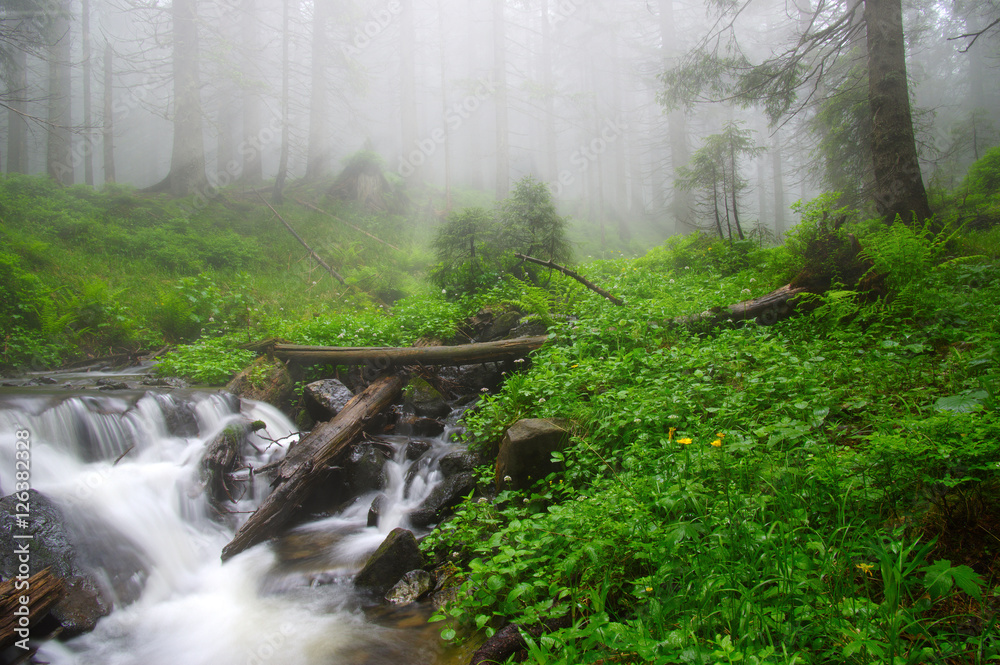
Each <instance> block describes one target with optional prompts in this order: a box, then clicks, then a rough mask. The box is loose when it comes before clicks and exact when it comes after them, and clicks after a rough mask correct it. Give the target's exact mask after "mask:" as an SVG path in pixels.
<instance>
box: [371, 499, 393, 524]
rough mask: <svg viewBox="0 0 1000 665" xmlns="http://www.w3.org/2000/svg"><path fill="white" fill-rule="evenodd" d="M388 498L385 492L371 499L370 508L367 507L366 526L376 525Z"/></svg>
mask: <svg viewBox="0 0 1000 665" xmlns="http://www.w3.org/2000/svg"><path fill="white" fill-rule="evenodd" d="M388 500H389V497H387V496H386V495H385V494H379V495H378V496H376V497H375V499H374V500H372V505H371V508H369V509H368V526H378V518H379V517H381V516H382V510H383V509H384V507H385V504H386V502H387V501H388Z"/></svg>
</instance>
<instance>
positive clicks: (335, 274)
mask: <svg viewBox="0 0 1000 665" xmlns="http://www.w3.org/2000/svg"><path fill="white" fill-rule="evenodd" d="M257 198H259V199H260V200H261V201H263V203H264V205H266V206H267V207H268V208H270V209H271V212H273V213H274V216H275V217H277V218H278V219H279V220H281V223H282V224H284V225H285V228H286V229H288V232H289V233H291V234H292V235H293V236H295V239H296V240H298V241H299V242H300V243H302V246H303V247H305V248H306V249H307V250H309V256H311V257H312V258H313V260H314V261H316V263H318V264H319V265H321V266H322V267H323V268H324V269H325V270H326V271H327V272H328V273H330V276H331V277H333V278H334V279H335V280H337V281H338V282H340V283H341V284H344V285H345V286H346V285H347V280H345V279H344V278H343V277H341V276H340V273H338V272H337V271H336V270H334V269H333V268H331V267H330V266H329V264H327V262H326V261H324V260H323V259H321V258H320V256H319V254H317V253H316V252H314V251H313V248H312V247H310V246H309V244H308V243H307V242H306V241H305V240H303V239H302V236H300V235H299V234H298V233H296V232H295V229H293V228H292V226H291V224H289V223H288V222H286V221H285V218H284V217H282V216H281V215H280V214H279V213H278V211H277V210H275V209H274V206H272V205H271V204H270V203H268V202H267V200H266V199H265V198H264V197H263V196H261V195H260V192H257Z"/></svg>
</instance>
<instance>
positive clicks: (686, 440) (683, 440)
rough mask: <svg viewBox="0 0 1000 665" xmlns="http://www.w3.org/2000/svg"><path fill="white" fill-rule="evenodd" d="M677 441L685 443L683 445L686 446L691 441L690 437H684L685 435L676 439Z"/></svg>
mask: <svg viewBox="0 0 1000 665" xmlns="http://www.w3.org/2000/svg"><path fill="white" fill-rule="evenodd" d="M677 443H681V444H683V445H685V446H686V445H688V444H690V443H691V439H688V438H686V437H685V438H683V439H677Z"/></svg>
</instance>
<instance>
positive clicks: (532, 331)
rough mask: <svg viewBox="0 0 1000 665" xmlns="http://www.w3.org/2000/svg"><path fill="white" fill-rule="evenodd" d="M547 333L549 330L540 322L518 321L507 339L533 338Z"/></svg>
mask: <svg viewBox="0 0 1000 665" xmlns="http://www.w3.org/2000/svg"><path fill="white" fill-rule="evenodd" d="M548 333H549V329H548V328H547V327H546V326H545V324H544V323H542V322H541V321H520V322H518V324H517V326H515V327H514V329H513V330H511V331H510V333H509V334H508V335H507V337H510V338H514V337H535V336H537V335H547V334H548Z"/></svg>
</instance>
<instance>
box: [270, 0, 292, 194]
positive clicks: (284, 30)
mask: <svg viewBox="0 0 1000 665" xmlns="http://www.w3.org/2000/svg"><path fill="white" fill-rule="evenodd" d="M291 1H292V0H281V154H280V155H279V156H278V174H277V175H276V176H275V178H274V191H273V192H272V194H271V198H272V199H273V200H274V203H275V205H280V204H281V202H282V200H283V198H284V196H283V192H284V188H285V179H286V178H287V177H288V88H289V79H290V78H291V62H290V61H289V57H288V56H289V53H288V51H289V41H290V35H289V33H288V22H289V20H288V19H289V16H288V15H289V10H288V4H289V3H290V2H291Z"/></svg>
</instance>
